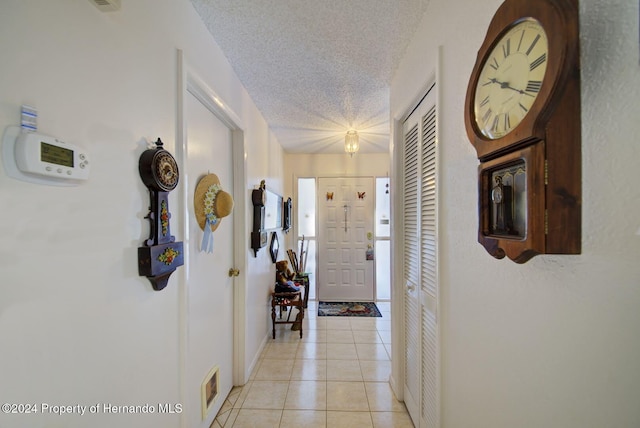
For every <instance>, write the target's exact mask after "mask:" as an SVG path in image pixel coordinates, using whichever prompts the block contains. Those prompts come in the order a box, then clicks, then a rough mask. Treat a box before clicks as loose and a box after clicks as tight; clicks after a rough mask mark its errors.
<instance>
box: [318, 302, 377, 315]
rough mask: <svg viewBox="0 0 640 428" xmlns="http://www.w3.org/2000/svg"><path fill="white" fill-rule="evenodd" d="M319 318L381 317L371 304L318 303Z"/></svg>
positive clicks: (374, 305) (373, 304)
mask: <svg viewBox="0 0 640 428" xmlns="http://www.w3.org/2000/svg"><path fill="white" fill-rule="evenodd" d="M318 316H319V317H382V314H380V311H379V310H378V307H377V306H376V304H375V303H373V302H319V303H318Z"/></svg>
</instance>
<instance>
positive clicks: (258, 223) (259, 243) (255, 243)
mask: <svg viewBox="0 0 640 428" xmlns="http://www.w3.org/2000/svg"><path fill="white" fill-rule="evenodd" d="M251 202H252V203H253V231H252V232H251V248H252V249H253V255H254V256H257V255H258V251H259V250H260V248H262V247H264V246H265V245H267V232H266V231H265V228H264V215H265V207H264V206H265V204H266V202H267V188H266V184H265V181H264V180H262V181H261V182H260V186H258V188H257V189H254V190H253V191H252V192H251Z"/></svg>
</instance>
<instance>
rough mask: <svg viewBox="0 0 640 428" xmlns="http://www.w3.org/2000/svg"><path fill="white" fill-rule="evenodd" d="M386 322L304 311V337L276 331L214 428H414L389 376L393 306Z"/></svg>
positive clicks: (386, 307) (284, 327) (281, 328)
mask: <svg viewBox="0 0 640 428" xmlns="http://www.w3.org/2000/svg"><path fill="white" fill-rule="evenodd" d="M377 305H378V308H379V309H380V312H381V314H382V318H359V317H356V318H354V317H318V316H317V314H318V310H317V304H316V302H309V308H308V309H307V310H306V311H305V320H304V337H303V338H302V339H300V336H299V332H297V331H292V330H291V325H290V324H281V325H277V326H276V339H275V340H270V341H269V343H268V344H267V346H266V347H265V349H264V351H263V352H262V355H261V356H260V361H259V362H258V364H257V366H256V368H255V370H254V371H253V373H252V374H251V377H250V379H249V382H247V384H246V385H245V386H243V387H235V388H233V390H232V391H231V393H230V394H229V397H228V398H227V399H226V401H225V403H224V405H223V407H222V409H220V412H219V413H218V416H217V417H216V419H215V421H214V422H213V424H212V425H211V427H212V428H221V427H233V428H241V427H258V428H271V427H273V428H288V427H296V428H299V427H300V426H304V427H305V428H315V427H318V428H327V427H330V428H340V427H348V428H366V427H372V428H405V427H406V428H410V427H413V424H412V423H411V419H410V418H409V415H408V413H407V411H406V408H405V406H404V404H403V403H401V402H399V401H398V400H396V399H395V397H394V395H393V392H392V391H391V388H390V387H389V383H388V379H389V374H390V373H391V359H390V355H391V322H390V304H389V303H378V304H377Z"/></svg>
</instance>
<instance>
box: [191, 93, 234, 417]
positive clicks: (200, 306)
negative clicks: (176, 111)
mask: <svg viewBox="0 0 640 428" xmlns="http://www.w3.org/2000/svg"><path fill="white" fill-rule="evenodd" d="M185 98H186V99H185V118H186V120H185V122H186V134H187V141H186V147H185V149H186V150H185V151H186V159H185V163H186V171H185V172H186V173H187V174H184V176H186V177H187V180H188V185H187V195H188V196H187V219H186V223H187V230H188V237H189V239H188V245H189V264H188V276H187V283H186V298H187V303H186V308H187V310H186V317H187V320H186V323H187V341H186V344H187V350H186V357H185V358H186V361H185V366H186V372H187V379H186V382H185V388H186V394H187V397H188V404H189V405H190V406H189V408H188V409H187V426H189V427H208V426H209V425H210V424H211V422H212V421H213V418H214V416H215V414H216V413H217V409H215V408H214V409H212V410H211V411H210V413H209V415H208V417H207V418H206V419H205V420H203V417H202V412H201V406H200V403H201V398H200V396H201V385H202V382H203V380H204V379H205V376H206V375H207V373H209V371H210V370H211V369H212V368H214V367H216V366H217V367H218V368H219V372H218V376H219V377H218V379H219V382H220V383H219V391H218V394H219V395H218V399H217V401H216V402H215V404H214V406H216V407H218V408H219V407H220V406H221V405H222V403H223V402H224V397H226V396H227V394H228V393H229V391H230V390H231V388H232V386H233V379H232V376H233V315H234V314H233V310H234V305H233V296H234V290H233V286H234V279H233V278H232V277H229V268H232V267H234V251H233V249H234V240H233V215H229V216H227V217H224V218H223V219H222V222H221V223H220V225H219V226H218V228H217V229H216V231H215V232H214V233H213V236H214V245H213V253H207V252H201V251H200V247H201V242H202V237H203V233H204V232H203V231H202V229H200V226H199V225H198V222H197V220H196V217H195V214H194V212H193V197H194V192H195V188H196V185H197V184H198V181H199V180H200V179H201V178H202V177H204V176H205V175H207V174H209V173H212V174H216V175H217V176H218V178H219V179H220V184H221V186H222V189H223V190H224V191H226V192H228V193H229V194H233V193H234V192H233V169H232V165H233V151H232V138H231V130H230V129H229V128H228V127H227V126H226V125H225V124H224V123H222V122H221V121H220V120H219V119H218V118H217V117H216V116H215V115H214V114H213V113H212V112H211V111H210V110H209V108H208V107H206V106H205V105H203V104H202V103H201V102H200V101H199V100H198V99H197V98H196V97H195V96H194V95H192V94H191V93H187V95H186V97H185Z"/></svg>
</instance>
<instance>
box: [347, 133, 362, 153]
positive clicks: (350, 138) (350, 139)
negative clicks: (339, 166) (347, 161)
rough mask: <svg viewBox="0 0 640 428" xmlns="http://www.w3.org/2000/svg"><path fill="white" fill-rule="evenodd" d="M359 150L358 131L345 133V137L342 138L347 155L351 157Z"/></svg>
mask: <svg viewBox="0 0 640 428" xmlns="http://www.w3.org/2000/svg"><path fill="white" fill-rule="evenodd" d="M359 149H360V137H359V136H358V131H356V130H353V129H352V130H350V131H347V135H345V137H344V151H345V152H347V153H349V155H350V156H351V157H353V154H354V153H356V152H357V151H358V150H359Z"/></svg>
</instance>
